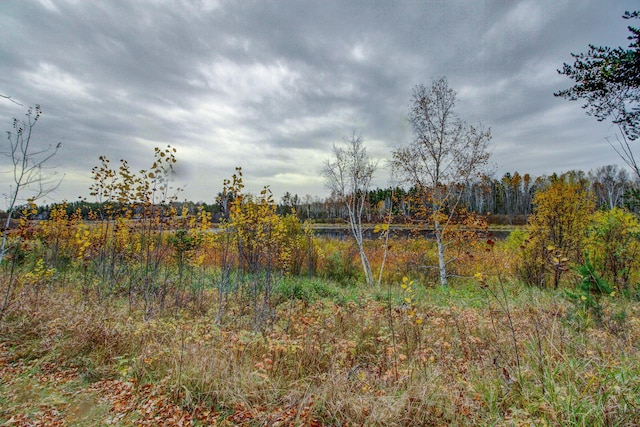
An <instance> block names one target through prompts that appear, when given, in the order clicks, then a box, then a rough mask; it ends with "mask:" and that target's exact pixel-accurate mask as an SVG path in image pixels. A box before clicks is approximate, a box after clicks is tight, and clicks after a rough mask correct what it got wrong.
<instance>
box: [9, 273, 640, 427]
mask: <svg viewBox="0 0 640 427" xmlns="http://www.w3.org/2000/svg"><path fill="white" fill-rule="evenodd" d="M237 280H248V281H250V280H253V279H252V278H251V277H245V278H244V279H240V278H238V279H237ZM67 282H68V283H67V284H66V285H64V284H53V286H43V287H37V288H26V287H25V288H23V289H22V290H21V292H20V293H19V294H18V295H16V296H15V298H14V299H13V303H12V304H11V307H10V309H9V310H8V311H7V312H6V314H5V316H4V318H3V320H2V322H1V323H0V376H1V377H0V423H1V424H2V425H16V426H27V425H29V426H32V425H42V426H54V425H77V426H82V425H84V426H96V425H114V426H134V425H167V426H169V425H228V426H231V425H251V426H262V425H308V426H320V425H326V426H334V425H335V426H337V425H353V426H356V425H374V426H375V425H380V426H393V425H406V426H410V425H416V426H419V425H437V426H440V425H527V426H528V425H576V426H597V425H603V426H604V425H621V426H625V425H628V426H632V425H638V424H639V423H640V307H639V305H638V304H637V302H633V301H631V300H628V299H623V298H607V299H606V300H605V301H603V315H602V317H601V319H595V318H592V317H591V315H590V314H589V312H588V311H584V310H580V309H579V308H578V307H576V306H575V305H574V304H572V303H570V302H568V301H567V300H566V299H565V298H563V297H562V293H561V292H554V291H552V290H540V289H537V288H530V287H524V286H521V285H518V284H512V283H511V282H508V283H507V282H505V283H500V282H499V281H497V280H493V281H487V282H483V283H482V284H481V285H480V284H478V283H475V282H474V281H471V280H464V281H463V280H459V281H458V282H455V283H454V284H453V285H452V286H450V287H449V288H440V287H437V286H425V285H424V284H422V283H418V282H412V281H410V280H406V281H404V282H403V281H402V280H400V281H398V282H397V283H391V284H389V285H384V286H382V287H374V288H366V287H364V286H362V285H358V284H354V285H343V284H339V283H337V282H335V281H332V280H328V279H321V278H309V277H286V276H282V277H278V279H277V280H275V282H274V289H273V305H272V311H271V312H270V314H269V316H270V321H269V326H268V327H266V328H258V329H257V328H256V327H255V321H256V317H255V315H254V313H252V310H251V307H248V306H247V303H246V300H245V299H242V298H240V297H237V298H231V299H229V301H228V303H227V305H226V310H225V313H224V315H223V316H220V313H219V310H218V307H219V301H218V298H219V293H218V292H216V291H215V289H207V290H205V291H204V292H203V293H202V294H201V296H200V300H199V302H198V304H197V305H191V306H188V307H189V308H184V307H187V305H185V304H182V305H180V307H182V308H180V309H178V308H175V309H173V308H172V307H171V306H170V305H168V306H167V308H166V309H165V310H164V312H162V313H160V314H158V315H156V316H153V318H149V317H148V316H146V315H145V311H144V309H143V307H142V306H140V305H139V304H137V303H135V302H134V303H133V304H131V302H130V301H129V300H128V299H127V298H126V296H123V297H112V298H109V299H107V300H102V301H98V300H97V299H96V298H94V297H93V296H92V295H86V294H83V293H82V291H81V288H80V287H79V286H76V285H74V282H73V281H72V280H68V281H67ZM184 297H185V298H187V295H185V296H184ZM176 307H177V306H176Z"/></svg>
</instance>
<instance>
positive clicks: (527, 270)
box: [518, 174, 595, 288]
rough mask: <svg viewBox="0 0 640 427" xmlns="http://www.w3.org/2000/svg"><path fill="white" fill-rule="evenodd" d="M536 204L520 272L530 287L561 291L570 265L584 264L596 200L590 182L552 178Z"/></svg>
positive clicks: (572, 178)
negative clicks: (551, 288)
mask: <svg viewBox="0 0 640 427" xmlns="http://www.w3.org/2000/svg"><path fill="white" fill-rule="evenodd" d="M533 203H534V206H535V208H534V211H533V214H532V215H531V217H530V218H529V227H528V235H527V238H526V239H525V241H524V245H523V250H522V253H521V262H520V265H519V266H518V273H519V276H520V278H521V279H522V280H524V281H525V282H526V283H528V284H530V285H534V286H540V287H546V286H553V287H554V288H558V286H559V284H560V280H561V277H562V274H563V273H564V272H566V271H568V268H569V266H570V265H575V264H580V263H581V262H582V261H583V257H584V248H585V236H586V233H587V227H588V225H589V220H590V215H591V213H592V212H593V211H594V209H595V201H594V198H593V195H592V194H591V193H590V191H589V188H588V187H587V185H586V183H584V182H582V181H580V180H576V179H575V178H574V177H573V176H572V175H570V174H569V175H566V176H564V175H563V176H561V177H558V178H555V179H552V182H551V183H550V185H549V186H548V187H547V188H546V189H543V190H541V191H538V192H537V193H536V195H535V197H534V200H533Z"/></svg>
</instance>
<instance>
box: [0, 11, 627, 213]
mask: <svg viewBox="0 0 640 427" xmlns="http://www.w3.org/2000/svg"><path fill="white" fill-rule="evenodd" d="M613 6H615V7H612V5H611V4H607V3H606V2H602V1H597V0H591V1H582V0H581V1H577V0H574V1H557V0H549V1H542V0H540V1H538V0H535V1H534V0H532V1H516V2H502V1H480V2H468V1H462V0H454V1H444V0H429V1H425V2H414V1H410V0H407V1H399V2H352V1H346V0H343V1H338V0H327V1H322V2H315V1H308V2H307V1H294V0H290V1H268V2H267V1H226V0H217V1H213V0H211V1H208V0H200V1H190V0H140V1H135V2H132V1H128V0H110V1H103V2H84V1H77V0H40V1H35V0H6V1H4V2H2V4H1V5H0V18H1V19H2V22H3V25H2V26H0V57H1V58H2V61H0V94H4V95H9V96H11V97H12V98H13V99H15V100H17V101H19V102H20V103H22V104H23V107H20V106H18V105H16V104H14V103H11V102H9V101H7V100H2V99H0V123H5V124H6V126H5V127H6V129H7V130H8V129H9V127H10V124H11V121H10V120H11V118H12V117H21V116H22V114H24V112H25V109H26V106H28V105H33V104H40V105H41V106H42V108H43V111H44V114H43V117H42V121H41V123H39V124H38V128H37V133H36V135H37V140H38V142H40V143H43V144H47V143H51V144H55V143H57V142H62V144H63V150H62V151H61V152H60V154H59V155H58V157H57V158H56V160H55V162H54V163H55V166H56V167H57V168H58V170H60V171H61V172H64V173H65V178H64V181H63V183H62V185H61V187H60V189H59V191H58V192H57V193H56V194H55V195H54V197H55V198H56V199H57V200H62V199H68V200H74V199H76V198H77V197H78V196H86V195H88V187H89V184H90V182H89V180H90V171H91V168H92V167H93V166H94V165H96V164H97V163H98V156H99V155H101V154H104V155H106V156H108V157H110V158H111V159H112V160H114V161H117V160H118V159H120V158H125V159H127V160H128V161H129V163H130V164H132V166H133V167H134V168H136V169H142V168H146V167H148V166H149V164H150V163H151V162H152V159H151V157H152V154H153V147H154V146H165V145H166V144H171V145H172V146H174V147H176V148H177V150H178V165H179V166H178V171H179V175H178V177H177V179H178V185H182V186H185V192H184V197H186V198H188V199H191V200H194V201H197V200H203V201H209V202H210V201H212V200H213V199H214V197H215V194H216V193H217V192H218V191H220V189H221V186H222V180H223V179H224V178H226V177H229V176H230V175H231V174H232V173H233V171H234V168H235V167H236V166H241V167H242V168H243V170H244V172H245V181H246V184H247V186H248V188H249V189H250V190H251V191H253V192H257V191H259V190H260V188H261V187H262V186H263V185H270V186H271V188H272V189H273V191H274V193H275V194H276V196H280V195H282V194H283V193H284V192H285V191H290V192H291V193H297V194H299V195H300V196H303V195H305V194H311V195H323V194H326V190H325V188H324V185H323V180H322V177H321V169H322V166H323V162H324V161H325V159H327V158H328V157H329V155H330V151H331V146H332V144H334V143H339V142H340V141H341V140H342V138H343V137H344V136H348V135H350V134H351V132H352V131H353V130H357V131H360V132H361V133H362V134H363V136H364V138H365V141H366V144H367V146H368V149H369V151H370V153H371V154H372V155H373V156H374V157H375V158H377V159H379V160H380V164H381V165H383V164H384V159H386V158H389V157H390V152H391V150H393V149H394V148H395V147H398V146H400V145H403V144H406V143H408V142H409V141H410V140H411V129H410V127H409V125H408V124H407V122H406V116H407V111H408V104H409V99H410V95H411V89H412V87H413V86H415V85H416V84H418V83H424V84H427V85H428V84H430V82H431V79H435V78H438V77H440V76H446V77H447V78H448V80H449V84H450V85H451V87H453V88H454V89H455V90H456V91H457V92H458V112H459V114H460V115H461V116H462V117H463V118H465V119H466V120H467V121H469V122H471V123H478V122H482V123H483V124H484V125H485V126H488V127H491V129H492V133H493V136H494V138H493V142H492V147H493V157H492V160H493V162H494V163H495V164H496V172H495V173H496V174H497V175H501V174H502V173H504V172H507V171H511V172H513V171H515V170H517V171H519V172H521V173H525V172H528V173H531V174H533V175H540V174H545V173H552V172H562V171H566V170H569V169H582V170H589V169H591V168H594V167H597V166H602V165H604V164H609V163H618V164H620V163H621V162H620V160H619V159H618V158H617V157H616V155H615V153H614V152H613V150H612V149H611V147H609V146H608V145H607V143H606V141H605V138H606V137H611V136H613V135H614V129H613V128H612V127H611V126H610V125H608V124H606V123H598V122H596V121H595V120H594V119H592V118H590V117H587V116H585V114H584V111H583V110H581V109H580V104H579V103H570V102H568V101H565V100H563V99H558V98H554V96H553V92H554V91H557V90H559V89H562V88H565V87H568V86H569V85H570V83H571V82H570V81H569V80H568V79H566V78H565V77H564V76H560V75H558V73H557V71H556V70H557V69H558V68H560V67H561V66H562V63H563V62H567V61H570V60H571V56H570V52H581V51H585V50H586V49H587V45H588V44H589V43H594V44H601V45H613V46H618V45H626V35H627V31H626V26H625V25H626V24H627V22H625V21H623V20H622V19H621V18H620V17H621V15H622V13H623V12H624V10H625V8H626V9H631V8H633V4H632V2H619V3H615V4H614V5H613ZM0 180H4V181H6V179H5V175H4V174H2V175H0ZM387 180H388V173H387V171H386V170H385V169H384V168H381V169H380V171H379V173H378V177H377V181H376V184H377V185H380V186H385V185H387ZM2 185H3V187H4V188H7V186H8V183H7V184H5V183H4V182H2Z"/></svg>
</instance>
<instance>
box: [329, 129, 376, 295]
mask: <svg viewBox="0 0 640 427" xmlns="http://www.w3.org/2000/svg"><path fill="white" fill-rule="evenodd" d="M344 143H345V145H346V146H345V147H338V146H336V145H334V146H333V156H332V158H331V159H330V160H327V161H326V163H325V168H324V171H323V172H324V176H325V178H326V183H327V187H328V188H329V190H330V191H331V192H332V193H333V194H335V196H336V197H338V199H339V201H340V203H342V204H343V205H344V206H345V207H346V208H347V212H348V214H349V226H350V228H351V233H352V234H353V238H354V239H355V241H356V244H357V246H358V251H359V252H360V260H361V262H362V269H363V272H364V276H365V280H366V282H367V284H368V285H373V273H372V271H371V264H370V263H369V258H368V257H367V254H366V252H365V250H364V236H363V230H362V216H363V213H364V209H365V204H366V201H367V195H368V193H369V187H370V185H371V180H372V178H373V174H374V173H375V170H376V168H377V165H376V163H375V162H374V161H372V160H371V159H370V158H369V155H368V153H367V149H366V147H365V145H364V140H363V138H362V136H361V135H359V134H356V133H355V132H354V133H353V134H352V136H351V137H350V138H345V139H344Z"/></svg>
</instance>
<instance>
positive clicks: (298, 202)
mask: <svg viewBox="0 0 640 427" xmlns="http://www.w3.org/2000/svg"><path fill="white" fill-rule="evenodd" d="M559 177H562V178H566V179H568V180H572V181H575V182H580V183H584V184H586V185H587V186H588V187H589V188H591V190H592V191H593V193H594V195H595V198H596V202H597V207H598V209H603V210H605V209H612V208H614V207H627V208H630V209H631V210H633V211H636V212H637V211H638V210H639V209H638V207H637V206H636V205H635V204H634V203H633V201H635V198H634V197H633V196H632V194H633V192H634V191H637V188H638V183H637V182H635V181H634V180H633V179H632V178H631V177H630V175H629V173H628V172H627V170H626V169H623V168H620V167H618V166H617V165H607V166H602V167H599V168H597V169H594V170H591V171H590V172H588V173H585V172H583V171H579V170H578V171H569V172H565V173H563V174H555V173H554V174H551V175H548V176H547V175H543V176H539V177H533V176H531V175H530V174H528V173H525V174H520V173H519V172H517V171H516V172H513V173H505V174H504V175H503V176H502V177H500V178H496V177H491V176H483V177H482V178H480V179H478V180H475V181H472V183H471V184H470V185H467V186H466V187H465V188H463V189H462V199H461V203H462V207H463V208H464V209H466V210H467V211H469V212H474V213H479V214H483V215H488V217H489V222H490V223H494V224H523V223H525V222H526V219H527V217H528V216H529V215H530V214H531V212H532V211H533V199H534V196H535V194H536V192H537V191H539V190H541V189H545V188H547V187H548V186H549V185H550V183H551V182H552V181H553V180H554V179H557V178H559ZM415 194H416V191H415V189H414V188H408V189H406V188H401V187H396V188H392V187H388V188H375V189H373V190H370V191H369V192H368V194H367V197H366V203H365V209H364V214H363V215H364V220H365V221H366V222H368V223H375V222H381V221H384V220H385V218H386V216H387V215H388V213H389V209H393V212H392V213H393V217H394V221H395V222H399V223H402V222H408V221H410V219H411V218H413V217H414V216H415V214H416V212H417V211H418V210H419V207H418V206H417V204H416V202H415ZM220 196H221V194H218V197H217V201H216V202H213V203H206V202H193V201H175V202H173V205H174V207H175V208H176V210H177V211H178V212H182V211H183V208H185V207H186V212H188V213H189V214H195V213H197V212H198V209H203V210H204V211H206V212H209V213H211V216H212V218H213V221H214V222H220V221H221V220H223V219H224V218H225V217H226V216H227V215H228V208H227V207H226V206H228V202H229V201H230V200H233V195H228V196H227V197H228V198H230V200H227V201H226V203H225V200H223V198H221V197H220ZM53 206H55V205H41V206H38V208H37V214H36V217H37V218H40V219H46V218H48V213H49V211H50V210H51V209H52V207H53ZM66 209H67V212H68V213H69V214H72V213H74V212H76V211H78V210H79V211H80V213H81V215H82V217H83V218H88V216H89V213H90V212H97V211H99V210H100V204H99V203H96V202H88V201H85V200H78V201H75V202H67V203H66ZM277 212H278V214H280V215H286V214H289V213H292V212H295V213H296V215H297V216H298V218H299V219H300V220H303V221H306V220H309V221H311V222H319V223H343V222H346V221H347V220H348V212H347V210H346V208H345V207H344V206H343V205H342V204H341V203H340V201H339V198H338V197H337V196H336V195H335V194H330V195H328V196H326V197H319V196H315V197H313V196H311V195H305V196H303V197H300V196H299V195H297V194H291V193H290V192H286V193H285V194H284V195H283V196H282V198H281V199H280V201H279V203H278V206H277Z"/></svg>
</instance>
